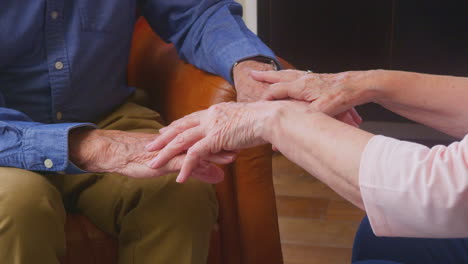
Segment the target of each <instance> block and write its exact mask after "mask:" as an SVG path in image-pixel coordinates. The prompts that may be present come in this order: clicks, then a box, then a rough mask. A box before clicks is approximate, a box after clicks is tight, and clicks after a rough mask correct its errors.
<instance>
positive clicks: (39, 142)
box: [0, 107, 94, 173]
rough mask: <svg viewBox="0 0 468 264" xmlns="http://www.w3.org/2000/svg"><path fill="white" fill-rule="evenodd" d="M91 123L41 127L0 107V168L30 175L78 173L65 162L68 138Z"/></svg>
mask: <svg viewBox="0 0 468 264" xmlns="http://www.w3.org/2000/svg"><path fill="white" fill-rule="evenodd" d="M82 126H89V127H94V125H93V124H90V123H63V124H42V123H37V122H33V121H32V120H31V119H30V118H29V117H28V116H26V115H25V114H23V113H21V112H19V111H16V110H13V109H9V108H4V107H0V136H1V140H0V166H1V167H14V168H20V169H25V170H30V171H45V172H59V171H64V172H66V173H79V172H84V171H81V170H80V169H78V168H76V167H75V166H74V165H73V164H72V163H71V162H69V160H68V134H69V131H70V130H71V129H74V128H77V127H82Z"/></svg>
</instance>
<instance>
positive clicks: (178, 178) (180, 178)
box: [175, 174, 183, 183]
mask: <svg viewBox="0 0 468 264" xmlns="http://www.w3.org/2000/svg"><path fill="white" fill-rule="evenodd" d="M175 181H176V182H177V183H183V182H182V177H180V174H179V176H177V178H176V180H175Z"/></svg>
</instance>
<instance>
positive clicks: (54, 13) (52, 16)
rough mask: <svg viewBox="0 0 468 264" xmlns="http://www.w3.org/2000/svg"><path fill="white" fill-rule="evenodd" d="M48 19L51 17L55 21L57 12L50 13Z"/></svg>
mask: <svg viewBox="0 0 468 264" xmlns="http://www.w3.org/2000/svg"><path fill="white" fill-rule="evenodd" d="M50 17H51V18H52V19H57V17H58V12H57V11H52V12H50Z"/></svg>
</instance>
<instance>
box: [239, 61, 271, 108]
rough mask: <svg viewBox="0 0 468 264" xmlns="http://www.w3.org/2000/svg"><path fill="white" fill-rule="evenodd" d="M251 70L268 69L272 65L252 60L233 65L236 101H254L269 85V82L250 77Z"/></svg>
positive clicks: (258, 98)
mask: <svg viewBox="0 0 468 264" xmlns="http://www.w3.org/2000/svg"><path fill="white" fill-rule="evenodd" d="M253 70H256V71H270V70H273V66H272V65H271V64H266V63H262V62H258V61H254V60H247V61H243V62H241V63H239V64H238V65H237V66H235V67H234V69H233V77H234V86H235V87H236V91H237V101H238V102H255V101H258V100H260V99H261V98H262V96H263V93H264V92H265V91H266V90H267V88H268V86H269V83H265V82H261V81H257V80H255V79H254V78H252V75H251V74H250V72H251V71H253Z"/></svg>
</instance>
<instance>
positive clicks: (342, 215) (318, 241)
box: [273, 154, 364, 264]
mask: <svg viewBox="0 0 468 264" xmlns="http://www.w3.org/2000/svg"><path fill="white" fill-rule="evenodd" d="M273 178H274V183H275V190H276V201H277V206H278V214H279V225H280V233H281V243H282V247H283V256H284V262H285V264H315V263H317V264H318V263H320V264H323V263H327V264H345V263H346V264H348V263H350V259H351V248H352V244H353V239H354V233H355V231H356V229H357V227H358V225H359V222H360V220H361V219H362V217H363V216H364V212H363V211H361V210H360V209H358V208H357V207H355V206H353V205H351V204H350V203H348V202H346V201H345V200H344V199H343V198H341V197H340V196H339V195H337V194H336V193H335V192H334V191H332V190H331V189H330V188H328V187H327V186H326V185H324V184H323V183H321V182H320V181H318V180H316V179H315V178H314V177H312V176H311V175H309V174H308V173H307V172H306V171H305V170H303V169H301V168H300V167H298V166H296V165H294V164H293V163H292V162H290V161H289V160H287V159H286V158H285V157H284V156H282V155H281V154H275V155H274V156H273Z"/></svg>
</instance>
